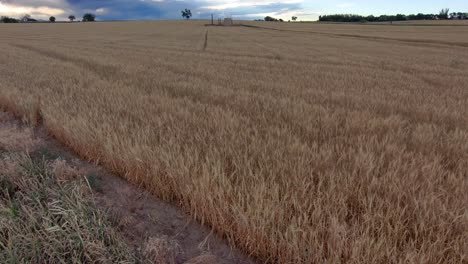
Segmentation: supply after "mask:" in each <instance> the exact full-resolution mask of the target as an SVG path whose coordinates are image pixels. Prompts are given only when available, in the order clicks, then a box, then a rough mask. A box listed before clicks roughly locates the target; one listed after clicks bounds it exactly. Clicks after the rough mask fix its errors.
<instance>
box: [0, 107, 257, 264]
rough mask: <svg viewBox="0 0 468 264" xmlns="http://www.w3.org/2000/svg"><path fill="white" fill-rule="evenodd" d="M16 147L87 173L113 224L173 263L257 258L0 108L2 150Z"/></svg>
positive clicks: (134, 244) (129, 240) (138, 244)
mask: <svg viewBox="0 0 468 264" xmlns="http://www.w3.org/2000/svg"><path fill="white" fill-rule="evenodd" d="M20 149H21V150H26V151H27V152H28V153H29V155H31V156H32V157H34V156H41V157H45V158H46V159H49V160H51V161H53V160H57V159H59V160H63V161H65V162H66V163H67V164H68V166H72V167H73V168H74V169H75V170H77V171H79V172H80V174H82V175H85V176H87V178H88V182H89V184H90V186H91V187H92V188H93V189H94V190H95V192H94V195H95V201H96V204H97V206H98V208H100V209H102V210H104V211H106V212H108V213H109V214H110V216H111V219H112V221H113V222H114V224H115V227H116V229H117V230H119V231H120V232H121V233H122V234H123V236H124V237H125V239H126V242H127V243H128V244H129V245H130V246H132V247H134V248H135V249H138V248H140V249H143V250H144V247H145V245H148V244H151V243H153V244H155V243H156V244H161V243H163V244H165V247H166V249H168V248H170V249H169V250H171V251H172V252H171V254H174V255H175V259H176V263H200V264H201V263H255V261H253V260H252V259H250V258H249V257H247V256H244V255H243V254H242V253H240V252H239V251H238V250H236V249H232V248H231V247H230V246H229V245H228V244H227V243H226V242H225V241H224V240H223V239H222V238H220V237H219V236H217V235H216V234H214V233H213V232H212V231H211V230H210V229H209V228H208V227H205V226H202V225H200V224H199V223H197V222H195V221H193V220H192V219H191V218H190V217H189V216H188V215H187V214H185V213H184V212H183V211H181V210H180V209H178V208H177V207H175V206H173V205H171V204H168V203H166V202H163V201H161V200H159V199H157V198H156V197H154V196H152V195H151V194H150V193H148V192H146V191H144V190H142V189H140V188H138V187H136V186H133V185H131V184H129V183H128V182H127V181H125V180H123V179H121V178H119V177H117V176H115V175H113V174H112V173H110V172H108V171H107V170H106V169H104V168H102V167H100V166H98V165H96V164H92V163H90V162H87V161H84V160H81V159H80V158H78V157H77V156H76V155H74V154H73V153H72V152H70V151H69V150H67V149H65V148H64V147H63V146H62V145H60V144H59V143H58V142H57V141H56V140H55V139H53V138H51V137H50V136H49V135H48V134H47V132H46V131H45V129H44V128H43V127H41V126H38V127H36V128H32V127H30V126H28V125H25V124H23V123H21V122H19V121H18V120H16V119H15V118H14V117H13V116H12V115H11V114H9V113H5V112H1V111H0V152H1V151H11V150H20Z"/></svg>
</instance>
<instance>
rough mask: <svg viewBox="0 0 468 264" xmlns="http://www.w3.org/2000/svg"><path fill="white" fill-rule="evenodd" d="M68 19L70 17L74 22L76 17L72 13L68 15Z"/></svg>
mask: <svg viewBox="0 0 468 264" xmlns="http://www.w3.org/2000/svg"><path fill="white" fill-rule="evenodd" d="M68 19H70V22H73V20H75V19H76V17H75V16H74V15H70V16H68Z"/></svg>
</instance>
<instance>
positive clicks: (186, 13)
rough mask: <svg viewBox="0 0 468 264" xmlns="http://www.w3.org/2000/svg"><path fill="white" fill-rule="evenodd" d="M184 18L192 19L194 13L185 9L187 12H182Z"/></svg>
mask: <svg viewBox="0 0 468 264" xmlns="http://www.w3.org/2000/svg"><path fill="white" fill-rule="evenodd" d="M181 13H182V17H183V18H185V19H190V18H191V17H192V11H191V10H190V9H187V8H185V10H182V11H181Z"/></svg>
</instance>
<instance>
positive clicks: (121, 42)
mask: <svg viewBox="0 0 468 264" xmlns="http://www.w3.org/2000/svg"><path fill="white" fill-rule="evenodd" d="M202 23H203V22H186V21H180V22H158V23H154V22H129V23H96V24H73V25H67V24H54V25H49V24H47V25H11V26H10V25H0V32H1V33H2V38H1V39H0V56H1V57H2V59H3V60H2V62H3V63H2V64H0V78H1V81H0V100H1V105H3V106H4V107H7V108H8V109H9V110H10V111H13V112H15V113H16V114H18V115H19V116H22V117H23V118H24V119H25V120H29V121H30V122H32V123H36V122H37V121H38V120H40V119H43V121H44V123H45V125H46V127H47V129H48V130H49V131H50V132H51V133H52V134H53V135H54V136H55V137H57V138H58V139H59V140H61V141H62V142H63V143H65V144H67V145H68V146H70V147H71V148H73V149H74V150H75V151H76V152H78V153H79V154H81V155H82V156H84V157H87V158H91V159H95V160H98V161H99V162H101V163H102V164H104V165H105V166H106V167H108V168H110V169H112V170H114V171H116V172H118V173H119V174H121V175H122V176H124V177H126V178H127V179H128V180H130V181H132V182H135V183H139V184H142V186H144V187H145V188H147V189H149V190H151V191H152V192H154V193H155V194H157V195H159V196H160V197H162V198H164V199H166V200H172V201H174V202H176V203H179V204H180V205H181V206H182V207H184V208H185V209H187V210H188V211H190V212H191V214H192V215H193V216H194V217H196V218H197V219H199V220H200V221H202V222H205V223H208V224H210V225H211V226H213V227H214V229H215V230H217V231H219V232H220V233H222V234H224V235H225V236H226V237H227V238H228V239H229V241H230V242H232V243H233V244H235V245H237V246H238V247H240V248H242V249H243V250H244V251H245V252H247V253H250V254H252V255H255V256H257V257H259V258H260V259H262V260H264V261H266V262H280V263H298V262H302V263H322V262H351V263H369V262H380V263H388V262H393V263H397V262H409V263H441V262H445V263H463V262H466V261H468V259H467V258H468V242H467V240H466V238H467V237H468V212H467V209H468V208H467V204H468V192H467V191H466V190H468V180H467V177H468V89H467V83H468V70H467V69H468V68H467V67H465V65H466V62H467V61H468V53H467V48H466V44H468V40H467V39H466V37H459V36H460V34H461V33H463V34H464V35H466V32H467V29H468V27H465V26H459V27H450V26H444V27H435V26H432V27H431V26H419V27H416V26H415V27H411V26H401V27H396V26H388V27H387V26H382V25H379V26H369V25H366V26H361V27H359V26H348V25H315V24H314V25H309V24H278V23H273V24H265V23H257V24H254V25H256V26H269V27H280V29H282V31H277V30H266V29H258V28H243V27H233V28H220V27H216V28H208V31H206V30H207V29H206V28H205V27H203V26H202ZM309 26H310V27H309ZM397 29H398V30H397ZM440 30H441V31H440ZM302 31H311V32H312V33H307V32H302ZM369 31H372V32H369ZM343 32H345V33H343ZM415 32H416V33H417V36H418V37H416V38H415V37H414V34H416V33H415ZM436 32H442V33H440V34H439V33H437V34H436ZM206 36H207V38H206ZM205 39H207V40H208V41H207V43H206V45H205ZM415 39H417V40H420V39H424V41H414V40H415Z"/></svg>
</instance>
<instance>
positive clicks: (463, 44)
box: [241, 24, 468, 48]
mask: <svg viewBox="0 0 468 264" xmlns="http://www.w3.org/2000/svg"><path fill="white" fill-rule="evenodd" d="M241 25H242V26H243V27H247V28H254V29H265V30H273V31H281V32H294V33H301V34H304V33H306V34H314V35H322V36H329V37H343V38H355V39H365V40H371V41H396V42H402V43H406V44H413V45H414V44H419V45H423V46H447V47H453V46H455V47H461V48H468V43H466V42H448V41H440V40H426V39H421V40H419V39H405V38H387V37H379V36H364V35H357V34H337V33H329V32H318V31H307V30H291V29H280V28H269V27H260V26H253V25H246V24H241Z"/></svg>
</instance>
